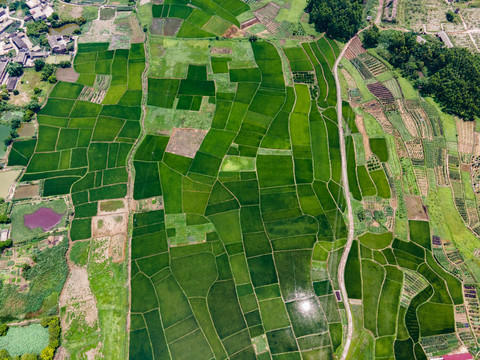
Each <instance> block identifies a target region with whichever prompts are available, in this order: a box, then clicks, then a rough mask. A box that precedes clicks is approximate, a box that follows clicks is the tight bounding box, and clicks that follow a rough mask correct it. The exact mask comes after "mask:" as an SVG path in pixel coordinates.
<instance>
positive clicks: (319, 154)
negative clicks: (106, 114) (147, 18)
mask: <svg viewBox="0 0 480 360" xmlns="http://www.w3.org/2000/svg"><path fill="white" fill-rule="evenodd" d="M162 11H163V10H162ZM170 11H171V10H170ZM193 14H195V12H192V15H190V16H193ZM190 41H191V40H190ZM198 41H199V45H200V46H201V42H202V40H198ZM249 46H251V48H250V51H251V52H252V53H253V58H254V59H255V60H254V62H249V63H248V66H242V67H241V69H240V70H235V69H237V67H231V63H232V61H233V60H231V59H233V58H235V57H234V56H231V54H228V55H229V57H219V56H217V55H216V56H215V60H213V59H214V58H213V57H212V62H211V64H212V67H211V68H210V67H209V66H207V67H204V66H203V65H196V66H194V63H193V62H192V63H189V64H185V65H183V66H182V69H180V68H177V69H176V70H175V71H176V73H178V74H180V73H181V74H183V75H182V76H181V77H179V78H175V77H170V78H168V77H155V72H154V71H151V72H150V78H149V95H148V97H149V99H148V101H149V103H150V105H152V106H156V107H160V106H164V107H170V108H173V107H175V106H176V107H177V109H178V106H180V104H182V105H181V106H184V104H187V100H188V101H190V100H189V99H183V98H182V97H184V96H192V97H195V96H210V97H215V114H214V116H213V120H212V125H211V128H210V130H209V131H208V132H206V134H202V136H201V137H200V136H199V134H198V131H194V129H185V130H183V131H182V132H179V129H175V130H174V132H173V134H172V136H171V137H169V136H164V135H158V134H157V135H147V136H146V137H145V138H144V139H143V140H142V142H141V144H140V146H139V147H138V149H137V150H136V153H135V155H134V165H135V170H136V171H135V183H134V196H135V198H136V199H138V200H141V201H143V200H144V199H157V198H158V197H159V196H162V197H163V209H160V210H155V211H149V212H138V213H136V214H135V215H134V229H133V239H132V273H131V276H132V282H131V285H132V306H131V310H132V315H131V323H132V327H131V331H130V358H131V359H143V358H145V356H146V355H145V354H150V353H152V351H153V354H154V358H159V359H160V358H163V356H164V355H162V354H166V353H167V352H169V353H170V354H171V356H172V357H179V358H182V357H191V356H194V357H195V358H196V359H210V358H212V357H216V358H225V357H230V358H242V359H255V358H256V357H257V356H258V357H259V358H263V357H265V358H269V357H270V356H272V355H273V356H276V355H277V354H282V353H285V355H287V356H291V357H292V358H296V357H299V356H326V357H327V358H328V357H330V356H331V354H333V352H334V351H335V350H336V349H337V348H338V347H339V345H340V343H341V333H340V334H339V332H338V325H339V324H340V314H339V310H338V305H337V302H336V300H335V296H334V295H333V291H332V288H333V286H334V285H332V283H331V282H330V277H329V275H328V267H329V264H328V263H327V262H326V261H325V260H326V259H325V258H324V257H323V255H321V252H322V251H323V252H326V253H327V254H328V252H329V251H330V250H332V244H333V243H334V242H335V241H336V240H339V241H342V239H345V238H346V236H347V233H346V226H345V221H344V219H343V211H345V198H344V197H345V195H344V193H343V189H342V188H341V187H340V186H339V185H338V183H337V182H339V181H340V168H339V167H337V166H338V165H332V166H331V165H330V163H331V159H337V160H339V158H340V155H339V145H338V128H337V125H336V123H335V117H334V116H332V109H330V112H327V114H329V116H330V117H332V120H330V119H328V118H327V117H324V116H322V114H321V113H320V112H319V111H318V110H317V107H316V104H315V101H316V99H315V100H314V101H311V97H310V91H309V88H308V86H307V85H302V84H297V85H296V86H295V87H286V86H285V82H284V76H283V71H282V63H281V58H280V55H279V50H278V49H277V48H276V47H275V46H274V45H272V44H270V43H268V42H265V41H257V42H254V43H252V44H251V45H249ZM296 49H298V50H295V51H294V54H293V55H292V54H289V58H290V57H292V56H293V57H292V59H291V60H292V62H295V61H297V62H298V61H299V60H295V57H301V59H300V61H304V65H298V64H297V65H295V66H303V67H304V68H305V67H306V64H307V63H308V64H310V66H311V61H310V58H309V57H308V55H307V53H305V52H304V50H303V49H302V48H300V47H299V48H296ZM298 51H300V53H299V52H298ZM286 52H287V53H288V52H289V50H286ZM290 52H291V51H290ZM299 54H303V55H299ZM312 55H313V52H312ZM322 56H323V55H322ZM331 56H334V55H333V52H332V54H331ZM217 58H218V59H225V60H224V61H219V60H216V59H217ZM250 61H251V60H250ZM322 61H323V62H324V63H325V66H327V67H328V63H327V60H325V59H323V60H322ZM197 64H202V62H197ZM172 66H174V65H173V64H172ZM317 66H320V65H317ZM239 68H240V67H239ZM308 69H312V68H311V67H309V68H308ZM159 71H160V72H162V73H164V74H165V73H167V71H169V70H168V69H167V70H166V69H161V70H159ZM320 71H322V70H321V68H320ZM227 72H228V74H229V77H228V80H227V81H229V82H230V83H234V84H236V86H235V87H234V92H233V93H232V92H229V93H224V92H222V91H219V90H218V83H217V81H215V83H213V82H212V83H213V84H212V85H213V87H212V85H209V83H208V82H209V81H210V80H208V79H210V78H211V76H212V75H213V74H222V73H223V74H226V73H227ZM171 74H173V73H171ZM330 75H331V74H330ZM322 76H323V75H322ZM324 96H325V97H326V93H325V94H324ZM177 98H178V100H177ZM332 105H333V104H332ZM180 134H181V137H182V138H180ZM313 134H315V136H313ZM318 134H320V138H318ZM189 139H191V141H190V143H189ZM179 141H180V142H179ZM197 142H198V144H197ZM175 144H188V146H189V147H191V148H192V151H190V150H188V151H187V150H181V149H179V147H178V145H175ZM329 144H330V146H329ZM329 148H330V149H329ZM180 150H181V151H180ZM332 162H333V161H332ZM337 164H338V163H337ZM332 174H333V175H332ZM318 241H322V244H323V245H322V248H321V249H322V250H320V249H319V250H318V251H317V250H316V251H315V254H314V247H315V244H316V243H317V244H318ZM180 245H181V246H180ZM312 255H313V259H314V260H313V262H312ZM332 266H334V265H332ZM312 272H313V273H312ZM292 274H294V275H292ZM314 284H316V285H314ZM300 294H301V295H300ZM307 307H308V309H309V310H308V313H305V312H304V311H303V310H302V309H306V308H307ZM209 315H210V316H209ZM159 316H160V317H161V319H162V321H161V322H160V320H159ZM330 329H335V330H336V331H335V335H334V339H335V341H334V342H333V343H332V341H331V340H330V336H329V334H330ZM152 334H155V335H154V336H152ZM253 344H255V346H253ZM192 353H193V354H194V355H192ZM301 354H303V355H301Z"/></svg>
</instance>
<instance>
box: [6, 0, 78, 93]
mask: <svg viewBox="0 0 480 360" xmlns="http://www.w3.org/2000/svg"><path fill="white" fill-rule="evenodd" d="M26 6H27V7H28V11H26V13H27V15H25V16H24V17H23V18H16V17H14V16H15V13H16V11H15V10H10V9H9V7H8V6H7V7H6V8H0V85H6V89H7V90H8V91H13V90H15V88H16V87H17V83H18V81H19V80H20V78H21V75H20V76H13V75H12V74H9V71H8V64H9V63H11V62H13V63H16V64H19V65H21V66H22V68H29V67H33V66H34V62H35V60H37V59H44V60H46V59H47V58H48V57H49V56H50V55H52V54H53V55H54V54H65V55H66V54H68V53H69V52H70V51H72V50H73V49H74V40H73V38H72V36H71V35H61V34H48V33H47V41H48V46H46V44H45V46H42V45H41V44H35V43H34V41H32V40H31V39H30V38H29V37H28V36H27V34H26V29H27V25H28V24H29V23H31V22H45V24H46V25H47V26H48V27H49V29H50V28H51V26H52V24H51V22H50V21H49V19H51V17H52V15H56V14H55V10H54V8H53V1H46V0H28V1H27V2H26ZM12 30H13V31H12Z"/></svg>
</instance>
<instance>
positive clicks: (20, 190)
mask: <svg viewBox="0 0 480 360" xmlns="http://www.w3.org/2000/svg"><path fill="white" fill-rule="evenodd" d="M39 191H40V186H39V185H24V186H19V187H17V188H16V189H15V195H14V196H13V198H14V199H15V200H17V199H28V198H32V197H35V196H38V193H39Z"/></svg>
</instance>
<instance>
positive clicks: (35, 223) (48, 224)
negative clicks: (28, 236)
mask: <svg viewBox="0 0 480 360" xmlns="http://www.w3.org/2000/svg"><path fill="white" fill-rule="evenodd" d="M62 216H63V215H62V214H58V213H56V212H55V211H53V210H52V209H50V208H47V207H42V208H40V209H38V210H37V211H35V212H34V213H33V214H28V215H24V217H23V219H24V221H23V224H24V225H25V226H28V227H29V228H30V229H36V228H38V227H41V228H42V229H43V231H48V230H51V229H53V228H54V227H55V226H57V225H58V224H59V223H60V220H62Z"/></svg>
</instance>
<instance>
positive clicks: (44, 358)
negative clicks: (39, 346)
mask: <svg viewBox="0 0 480 360" xmlns="http://www.w3.org/2000/svg"><path fill="white" fill-rule="evenodd" d="M54 355H55V349H54V348H52V347H51V346H50V345H49V346H47V347H46V348H45V349H43V350H42V352H41V354H40V359H41V360H51V359H53V356H54ZM36 359H37V358H36V357H35V360H36Z"/></svg>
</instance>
